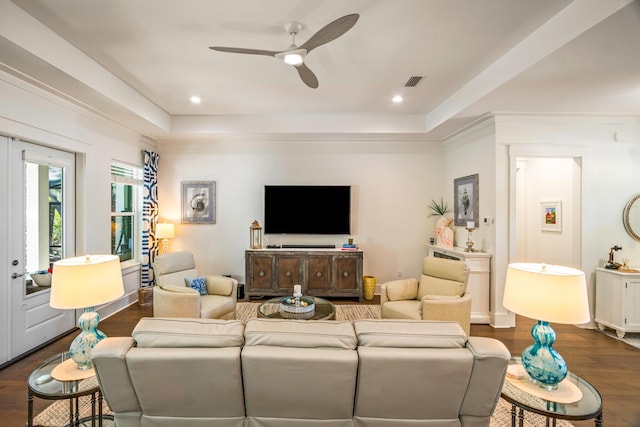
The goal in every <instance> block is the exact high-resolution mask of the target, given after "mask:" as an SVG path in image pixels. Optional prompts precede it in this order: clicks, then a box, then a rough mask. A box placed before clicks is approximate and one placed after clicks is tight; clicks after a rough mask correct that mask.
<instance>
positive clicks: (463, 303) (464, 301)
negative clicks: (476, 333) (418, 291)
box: [421, 293, 471, 336]
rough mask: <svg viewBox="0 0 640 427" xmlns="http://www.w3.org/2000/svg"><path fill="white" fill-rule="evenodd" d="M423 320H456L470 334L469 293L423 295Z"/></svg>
mask: <svg viewBox="0 0 640 427" xmlns="http://www.w3.org/2000/svg"><path fill="white" fill-rule="evenodd" d="M421 309H422V319H423V320H448V321H452V320H453V321H456V322H458V323H459V324H460V326H462V329H464V332H465V333H466V334H467V336H469V335H470V334H471V294H470V293H465V294H464V295H462V296H461V297H456V296H443V295H425V296H424V297H423V298H422V304H421Z"/></svg>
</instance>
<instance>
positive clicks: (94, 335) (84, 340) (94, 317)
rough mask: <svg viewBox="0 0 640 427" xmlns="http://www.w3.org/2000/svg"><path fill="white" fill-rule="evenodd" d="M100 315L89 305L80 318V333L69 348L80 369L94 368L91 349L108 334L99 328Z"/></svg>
mask: <svg viewBox="0 0 640 427" xmlns="http://www.w3.org/2000/svg"><path fill="white" fill-rule="evenodd" d="M99 321H100V315H99V314H98V313H97V312H96V311H95V310H94V309H93V307H88V308H85V309H84V313H82V315H81V316H80V318H79V319H78V326H79V327H80V330H81V332H80V335H78V336H77V337H76V338H75V339H74V340H73V342H72V343H71V347H70V348H69V355H70V356H71V359H73V361H74V362H76V364H77V365H78V369H80V370H86V369H91V368H93V362H92V361H91V351H92V350H93V347H95V346H96V344H98V343H99V342H100V341H101V340H103V339H104V338H106V337H107V336H106V335H105V334H104V333H102V331H100V330H99V329H98V322H99Z"/></svg>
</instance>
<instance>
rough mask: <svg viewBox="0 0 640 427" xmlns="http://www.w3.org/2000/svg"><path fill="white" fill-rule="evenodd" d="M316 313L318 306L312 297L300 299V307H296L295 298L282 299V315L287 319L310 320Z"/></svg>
mask: <svg viewBox="0 0 640 427" xmlns="http://www.w3.org/2000/svg"><path fill="white" fill-rule="evenodd" d="M315 311H316V304H315V301H314V299H313V298H311V297H300V305H296V298H295V297H283V298H280V314H282V317H284V318H286V319H310V318H311V317H313V315H314V314H315Z"/></svg>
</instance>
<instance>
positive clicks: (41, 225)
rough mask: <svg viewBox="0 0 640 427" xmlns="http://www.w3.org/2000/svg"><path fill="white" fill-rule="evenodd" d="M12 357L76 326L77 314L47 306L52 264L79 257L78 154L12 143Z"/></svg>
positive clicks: (10, 198)
mask: <svg viewBox="0 0 640 427" xmlns="http://www.w3.org/2000/svg"><path fill="white" fill-rule="evenodd" d="M9 170H10V173H9V193H10V195H9V200H10V206H9V224H10V230H9V236H10V241H11V243H10V245H9V264H10V265H9V274H10V279H9V281H10V285H9V286H10V292H9V293H10V304H11V316H10V327H9V334H10V339H9V342H10V357H11V359H13V358H15V357H17V356H19V355H21V354H23V353H25V352H27V351H29V350H31V349H33V348H34V347H37V346H38V345H40V344H43V343H45V342H47V341H48V340H50V339H52V338H55V337H56V336H58V335H60V334H62V333H64V332H66V331H68V330H70V329H72V328H73V327H74V326H75V312H74V311H73V310H56V309H53V308H51V307H50V306H49V296H50V293H51V290H50V285H51V281H50V274H49V269H50V268H51V266H52V264H53V262H55V261H57V260H59V259H62V258H67V257H69V256H73V255H74V254H75V227H74V224H75V156H74V155H73V154H72V153H68V152H64V151H60V150H54V149H51V148H46V147H42V146H39V145H35V144H30V143H27V142H23V141H19V140H12V141H10V142H9Z"/></svg>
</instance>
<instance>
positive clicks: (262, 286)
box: [247, 256, 274, 291]
mask: <svg viewBox="0 0 640 427" xmlns="http://www.w3.org/2000/svg"><path fill="white" fill-rule="evenodd" d="M273 261H274V258H273V257H271V256H251V257H250V258H249V262H248V267H249V271H248V272H247V278H250V280H251V284H250V286H249V291H251V290H256V291H270V290H272V289H273V286H274V280H273Z"/></svg>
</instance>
